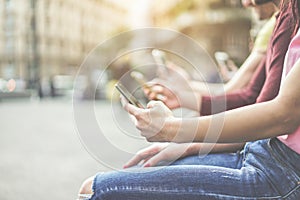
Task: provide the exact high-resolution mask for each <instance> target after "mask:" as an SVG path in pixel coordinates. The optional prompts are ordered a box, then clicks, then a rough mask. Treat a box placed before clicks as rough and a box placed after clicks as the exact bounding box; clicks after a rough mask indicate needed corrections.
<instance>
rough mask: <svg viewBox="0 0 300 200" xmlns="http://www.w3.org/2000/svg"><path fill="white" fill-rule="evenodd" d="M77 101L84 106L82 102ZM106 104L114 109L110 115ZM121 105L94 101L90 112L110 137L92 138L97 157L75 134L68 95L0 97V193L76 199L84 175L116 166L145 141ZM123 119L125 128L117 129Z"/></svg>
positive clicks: (7, 198)
mask: <svg viewBox="0 0 300 200" xmlns="http://www.w3.org/2000/svg"><path fill="white" fill-rule="evenodd" d="M82 105H83V108H84V106H85V103H84V102H83V103H82ZM111 110H115V111H114V112H116V113H115V115H113V116H115V118H113V119H112V118H111V116H112V115H111ZM120 110H121V108H119V107H118V105H115V106H113V107H112V106H111V104H109V103H107V102H96V104H95V116H96V117H97V121H98V123H99V124H101V125H103V127H102V131H103V133H105V137H106V138H107V141H109V142H110V144H104V143H107V141H96V142H97V144H99V146H97V148H98V150H99V151H100V152H102V153H103V154H104V155H105V156H106V157H104V158H102V159H98V161H97V159H95V158H98V157H97V153H96V154H94V153H93V151H90V153H88V150H89V144H86V145H87V147H86V148H84V146H83V145H82V143H81V140H80V137H79V135H82V134H84V133H79V134H78V131H76V129H77V128H76V123H78V122H76V121H74V110H73V107H72V101H71V100H70V99H60V100H43V101H38V100H30V99H27V100H6V101H2V102H0V113H1V114H0V158H1V161H0V199H1V200H14V199H16V200H32V199H42V200H50V199H51V200H54V199H57V200H69V199H71V200H72V199H76V194H77V191H78V189H79V187H80V185H81V183H82V181H83V180H84V179H85V178H87V177H89V176H91V175H93V174H95V173H96V172H98V171H108V170H112V167H115V168H116V167H117V168H121V167H122V163H124V162H125V161H126V159H128V158H129V156H132V154H133V153H134V152H136V151H137V150H138V149H141V148H142V147H145V146H147V145H148V143H147V142H146V141H144V140H143V139H142V138H140V137H139V136H138V133H136V132H135V129H134V127H133V126H132V124H130V122H127V119H128V116H127V115H126V113H123V112H122V111H120ZM118 112H120V113H118ZM121 118H122V119H123V118H124V120H120V119H121ZM88 120H89V119H87V121H86V122H82V123H88ZM116 121H122V123H120V124H118V123H116ZM80 123H81V122H80ZM124 124H125V126H128V127H127V128H129V129H128V131H120V130H121V129H123V128H122V126H123V125H124ZM120 127H121V128H120ZM126 130H127V129H126ZM124 133H126V134H124ZM128 133H130V134H128ZM131 133H133V135H131ZM135 134H137V135H135ZM107 147H108V148H113V147H115V149H118V150H119V152H118V151H110V149H107ZM86 149H87V150H86ZM123 152H125V153H124V154H126V155H127V157H126V156H123V155H122V153H123Z"/></svg>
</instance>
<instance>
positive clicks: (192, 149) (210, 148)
mask: <svg viewBox="0 0 300 200" xmlns="http://www.w3.org/2000/svg"><path fill="white" fill-rule="evenodd" d="M244 145H245V143H229V144H214V143H193V144H191V145H190V146H189V147H188V149H187V151H186V153H185V155H184V157H186V156H191V155H197V154H199V153H201V152H203V153H224V152H228V153H234V152H236V151H238V150H241V149H242V148H243V146H244Z"/></svg>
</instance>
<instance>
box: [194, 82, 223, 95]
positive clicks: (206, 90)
mask: <svg viewBox="0 0 300 200" xmlns="http://www.w3.org/2000/svg"><path fill="white" fill-rule="evenodd" d="M190 86H191V88H192V89H193V90H194V92H199V93H200V94H201V95H216V94H223V93H224V92H225V90H224V84H222V83H205V82H199V81H190Z"/></svg>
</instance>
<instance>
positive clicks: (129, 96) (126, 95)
mask: <svg viewBox="0 0 300 200" xmlns="http://www.w3.org/2000/svg"><path fill="white" fill-rule="evenodd" d="M115 87H116V89H117V90H118V91H119V92H120V94H121V95H122V96H123V97H124V98H125V99H126V100H127V101H128V102H129V103H131V104H132V105H134V106H136V107H139V108H145V106H144V105H143V104H142V103H141V102H139V100H137V99H136V98H135V97H134V96H133V95H132V94H131V93H130V92H129V91H128V90H127V89H126V88H125V87H124V85H122V84H121V83H117V84H116V85H115Z"/></svg>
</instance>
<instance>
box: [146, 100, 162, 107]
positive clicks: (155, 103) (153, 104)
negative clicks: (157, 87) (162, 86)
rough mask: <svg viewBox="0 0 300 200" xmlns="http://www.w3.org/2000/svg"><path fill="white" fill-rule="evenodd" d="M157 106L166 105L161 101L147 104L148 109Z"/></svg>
mask: <svg viewBox="0 0 300 200" xmlns="http://www.w3.org/2000/svg"><path fill="white" fill-rule="evenodd" d="M156 106H164V104H163V103H162V102H161V101H150V102H149V103H148V104H147V108H154V107H156Z"/></svg>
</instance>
